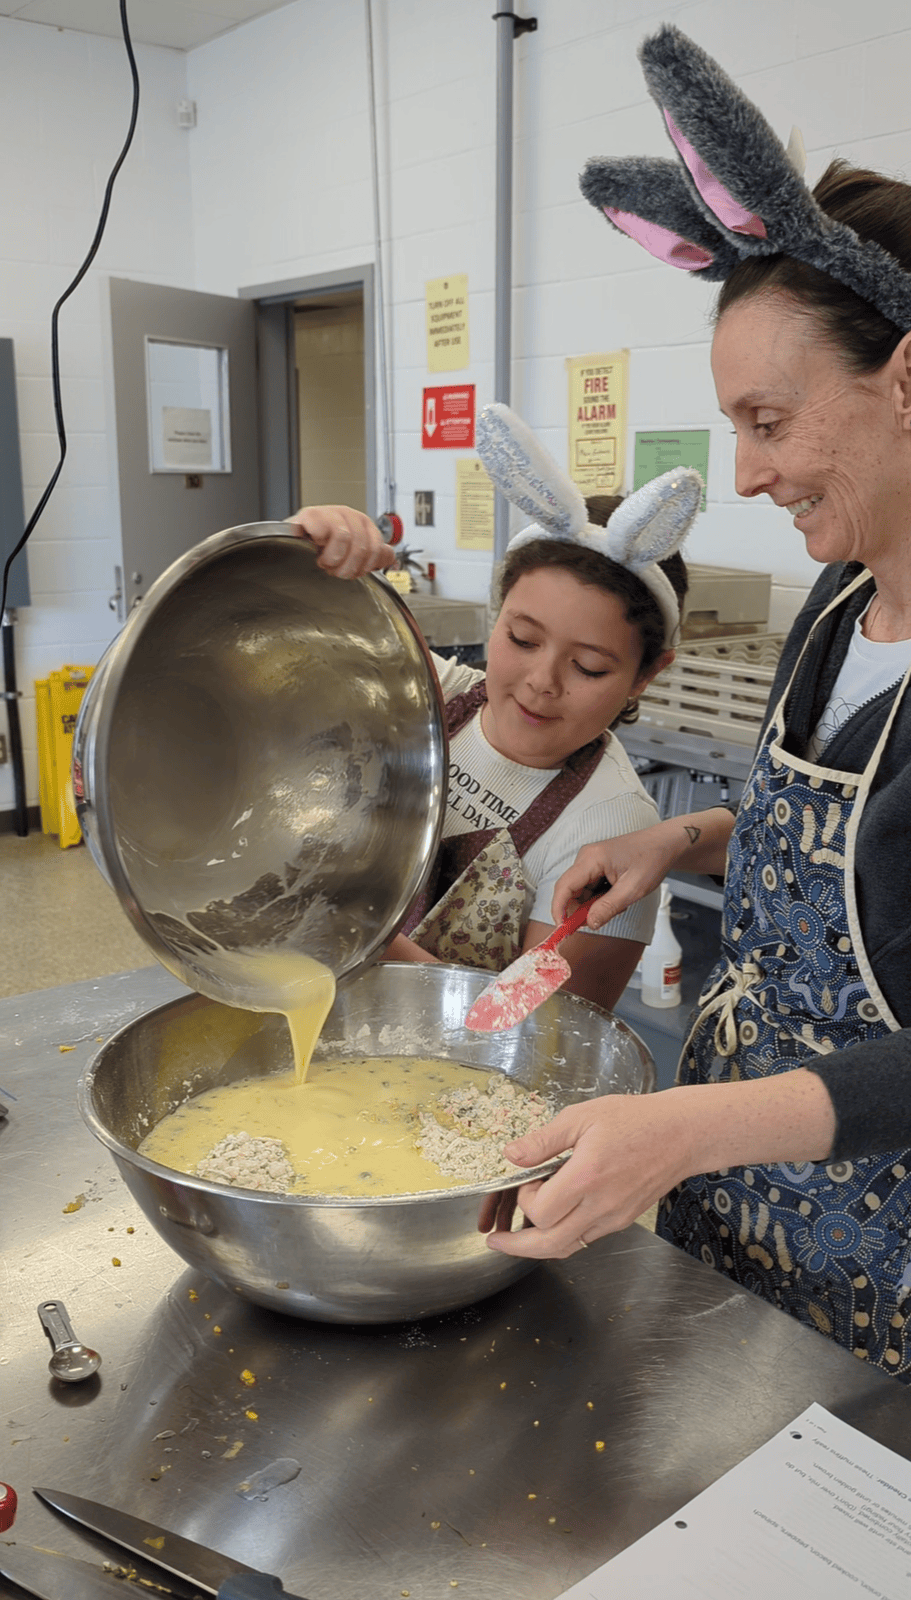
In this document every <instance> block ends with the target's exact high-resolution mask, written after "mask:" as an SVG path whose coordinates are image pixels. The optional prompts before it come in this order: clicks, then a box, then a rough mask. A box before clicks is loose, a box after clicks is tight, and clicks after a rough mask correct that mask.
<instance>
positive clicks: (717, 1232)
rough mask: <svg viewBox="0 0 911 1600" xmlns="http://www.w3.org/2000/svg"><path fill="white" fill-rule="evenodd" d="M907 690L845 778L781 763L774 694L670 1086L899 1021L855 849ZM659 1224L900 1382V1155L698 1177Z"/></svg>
mask: <svg viewBox="0 0 911 1600" xmlns="http://www.w3.org/2000/svg"><path fill="white" fill-rule="evenodd" d="M869 576H870V574H869V573H868V572H864V573H862V574H861V576H860V577H859V578H858V579H856V580H855V582H854V583H853V584H851V586H850V587H849V588H848V589H846V590H845V592H844V594H843V595H841V596H840V597H839V598H838V599H837V600H835V601H834V602H833V603H832V605H830V606H829V607H828V608H827V611H826V612H823V613H822V615H823V616H825V615H827V614H828V611H831V610H834V609H835V607H836V606H838V605H840V604H841V603H842V602H843V601H844V600H845V599H846V598H847V596H848V595H849V594H851V593H852V591H853V590H854V589H855V588H857V587H858V586H859V585H860V584H861V583H863V582H867V581H868V579H869ZM819 620H821V618H820V619H819ZM909 680H911V669H909V672H908V673H907V674H906V675H905V678H904V680H903V681H902V683H901V685H900V687H899V689H898V691H897V693H896V697H895V703H894V705H893V707H892V711H891V713H890V716H889V719H888V721H887V723H886V726H885V728H884V729H883V732H882V735H881V737H880V739H879V742H878V744H877V746H876V749H875V750H874V752H873V755H872V756H871V758H870V760H869V762H868V764H867V767H866V769H865V771H864V772H863V773H861V774H857V773H852V772H840V771H836V770H834V769H832V768H828V767H823V766H818V765H816V764H814V763H813V762H810V761H804V760H801V759H799V758H797V757H794V756H791V755H789V754H788V753H787V752H786V751H785V750H784V748H783V746H782V742H781V741H782V739H783V735H784V728H785V722H784V707H785V704H786V700H787V694H788V690H786V691H785V693H784V695H783V696H782V698H781V700H780V701H779V703H778V706H777V708H776V710H775V714H774V716H773V717H772V720H771V722H770V725H769V729H768V731H767V733H766V737H765V739H764V741H763V744H762V746H761V747H760V749H759V751H758V753H757V757H756V760H755V763H754V766H753V770H752V772H751V774H750V778H749V780H748V783H747V787H746V789H745V790H744V793H743V797H742V799H741V802H740V807H739V810H738V813H737V822H736V825H735V829H734V834H733V837H732V839H731V845H730V849H729V853H728V867H727V874H726V880H725V897H724V915H723V919H722V957H721V960H720V962H719V963H718V965H717V966H716V967H715V969H714V971H713V972H712V974H711V976H710V977H709V980H708V982H707V984H706V987H705V989H704V990H703V993H702V995H701V996H700V999H699V1007H698V1011H697V1016H696V1021H695V1024H694V1026H693V1029H692V1032H691V1033H690V1036H689V1039H688V1040H687V1043H686V1045H685V1046H684V1051H683V1056H682V1058H681V1062H680V1068H679V1071H678V1082H679V1083H684V1084H695V1083H707V1082H722V1083H724V1082H732V1081H735V1080H738V1079H749V1078H765V1077H770V1076H772V1074H774V1073H779V1072H789V1071H791V1070H792V1069H794V1068H795V1067H800V1066H801V1065H803V1064H805V1062H806V1060H807V1057H808V1054H809V1053H810V1052H811V1051H816V1052H819V1053H826V1052H829V1051H832V1050H841V1049H844V1048H846V1047H847V1046H848V1045H851V1044H854V1043H857V1042H859V1041H861V1040H866V1039H877V1038H880V1037H882V1036H883V1035H884V1034H886V1033H888V1032H894V1031H896V1030H897V1029H898V1028H899V1027H900V1024H899V1023H898V1022H897V1020H896V1018H895V1017H894V1016H893V1014H892V1012H891V1011H890V1009H889V1006H888V1004H887V1002H886V1000H885V997H884V996H883V994H882V992H881V990H880V988H879V986H878V984H877V982H876V979H875V977H874V975H873V971H872V969H871V966H870V962H869V958H868V956H867V953H866V950H865V949H864V944H863V938H862V934H861V928H860V921H859V917H858V910H857V897H856V885H855V877H854V852H855V846H856V840H857V831H858V827H859V824H860V818H861V814H862V812H863V809H864V806H865V804H866V801H867V798H868V795H869V793H870V787H871V784H872V781H873V777H874V774H875V772H876V768H877V766H878V763H879V760H880V757H881V755H882V752H883V749H884V748H885V744H886V740H887V739H888V737H889V733H890V731H891V727H892V723H893V720H894V718H895V715H896V713H897V711H898V707H899V705H900V703H901V700H902V698H903V696H904V694H905V692H906V690H907V688H908V683H909ZM792 681H793V680H792ZM789 688H790V685H789ZM657 1231H658V1232H659V1233H660V1234H661V1235H662V1236H663V1237H664V1238H665V1239H669V1240H671V1242H672V1243H674V1244H677V1245H679V1246H680V1247H681V1248H682V1249H684V1250H687V1251H688V1252H689V1253H690V1254H691V1255H695V1256H698V1257H700V1258H701V1259H702V1260H703V1261H705V1262H706V1263H707V1264H708V1265H709V1266H713V1267H717V1268H718V1270H719V1271H720V1272H724V1273H726V1274H727V1275H728V1276H729V1277H731V1278H733V1279H734V1281H735V1282H736V1283H739V1284H741V1285H742V1286H743V1287H744V1288H746V1289H750V1290H752V1291H753V1292H754V1293H755V1294H759V1295H762V1296H763V1297H764V1298H765V1299H767V1300H771V1301H772V1302H773V1304H775V1305H777V1306H779V1307H780V1308H781V1309H782V1310H784V1311H788V1312H790V1313H791V1315H792V1316H795V1317H797V1318H798V1320H799V1321H801V1322H804V1323H807V1324H808V1325H810V1326H811V1327H814V1328H817V1329H818V1330H819V1331H820V1332H821V1333H824V1334H827V1335H828V1336H829V1337H830V1338H832V1339H835V1340H836V1341H837V1343H839V1344H842V1345H845V1346H846V1347H847V1348H848V1349H849V1350H853V1351H854V1354H855V1355H856V1356H858V1357H860V1358H861V1359H862V1360H866V1361H869V1362H871V1363H873V1364H874V1365H876V1366H878V1367H881V1368H882V1369H883V1370H884V1371H886V1372H891V1373H894V1374H896V1375H897V1376H898V1377H900V1378H902V1379H904V1381H906V1382H909V1381H911V1321H909V1318H911V1301H909V1300H908V1298H907V1297H908V1295H909V1292H911V1152H909V1151H905V1150H901V1151H893V1152H891V1153H890V1154H886V1155H876V1156H868V1157H864V1158H862V1159H860V1160H858V1161H853V1162H852V1161H833V1162H828V1163H826V1162H804V1163H802V1164H800V1165H790V1164H788V1163H781V1164H780V1165H776V1166H755V1167H746V1168H744V1167H737V1168H729V1169H727V1170H724V1171H722V1172H716V1173H703V1174H701V1175H700V1176H697V1177H693V1178H690V1179H688V1180H687V1181H686V1182H685V1183H683V1184H681V1185H680V1186H679V1187H678V1188H676V1189H674V1190H673V1191H672V1192H671V1193H670V1194H669V1195H667V1196H666V1197H665V1199H664V1200H663V1201H662V1202H661V1205H660V1207H659V1215H658V1225H657Z"/></svg>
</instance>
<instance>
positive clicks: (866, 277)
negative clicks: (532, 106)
mask: <svg viewBox="0 0 911 1600" xmlns="http://www.w3.org/2000/svg"><path fill="white" fill-rule="evenodd" d="M639 59H640V61H641V62H642V70H643V73H644V76H645V81H646V84H647V86H648V89H649V92H650V94H651V95H652V97H653V99H654V100H656V101H657V103H658V106H659V108H660V110H661V111H662V113H663V115H664V120H665V123H666V125H667V130H668V133H669V134H670V137H671V142H672V143H673V145H674V148H675V153H676V156H677V159H675V160H673V161H667V160H662V159H660V158H657V157H653V156H639V157H636V156H629V157H625V158H624V157H621V158H618V159H611V158H607V159H604V160H593V161H589V162H588V164H587V166H586V167H585V170H584V172H583V173H582V177H581V179H580V184H581V188H582V193H583V194H584V195H585V198H586V199H587V200H589V201H591V204H592V205H593V206H597V207H598V209H599V210H600V211H603V212H604V215H605V216H606V217H607V220H608V222H610V223H612V224H613V225H614V227H615V228H617V229H619V231H620V232H621V233H625V234H628V235H629V237H630V238H631V239H635V240H637V242H638V243H639V244H641V245H644V247H645V249H646V250H648V251H649V252H650V253H651V254H652V255H653V256H657V258H658V260H659V261H666V262H668V263H669V264H670V265H671V266H674V267H681V268H683V269H684V270H685V271H688V272H698V273H700V274H701V275H702V276H703V277H704V278H709V279H714V280H719V279H722V278H726V277H728V275H729V273H731V272H732V271H733V269H734V267H735V266H737V264H738V262H740V261H745V260H747V259H748V258H749V257H750V256H772V255H784V256H790V257H792V258H793V259H794V260H795V261H802V262H804V263H805V265H807V266H811V267H817V268H818V269H819V270H820V271H821V272H826V273H828V275H829V277H830V278H835V279H836V280H837V282H838V283H841V284H844V285H845V287H846V288H848V289H853V291H854V293H855V294H857V295H860V297H861V299H862V300H866V301H868V302H869V304H870V305H873V306H875V307H876V309H877V310H878V311H880V312H881V313H882V315H883V316H884V317H887V318H888V320H889V321H890V322H894V323H895V325H896V327H898V328H899V329H900V330H901V331H902V332H906V331H907V330H908V329H909V328H911V273H908V272H906V271H905V270H904V268H903V267H902V266H901V265H900V264H899V262H898V261H897V260H896V258H895V257H894V256H892V255H890V254H889V252H888V251H887V250H884V249H883V248H882V246H881V245H878V244H876V243H875V242H874V241H873V240H872V239H861V238H860V237H859V235H858V234H856V233H855V232H854V229H853V228H849V227H848V226H847V224H846V223H843V222H836V221H835V219H834V218H833V217H830V216H828V215H827V214H826V212H825V211H823V210H822V208H821V206H819V205H817V203H816V201H815V200H814V199H813V196H812V194H811V193H810V191H809V189H808V188H807V186H806V184H805V183H804V181H803V176H802V173H803V149H802V141H801V140H800V137H799V135H797V145H798V150H797V151H796V152H795V150H794V148H793V145H794V135H793V134H792V138H791V143H790V144H789V147H788V149H787V150H786V149H785V147H784V145H782V144H781V142H780V140H779V139H778V138H777V137H776V135H775V134H774V133H773V132H772V129H771V128H770V127H769V124H768V123H767V122H766V120H765V118H764V117H763V115H762V113H761V112H760V111H758V110H757V108H756V107H755V106H754V105H753V104H752V102H751V101H750V100H748V99H747V97H746V95H745V94H743V93H742V92H741V90H740V89H738V88H737V85H736V84H735V83H734V82H733V81H732V79H731V78H729V77H728V76H727V74H726V73H725V72H722V70H721V68H720V67H719V66H718V64H717V62H715V61H713V60H712V58H711V56H708V55H706V53H705V51H704V50H701V49H700V48H699V46H698V45H696V44H694V43H693V41H692V39H688V38H687V36H686V34H684V33H681V32H680V30H679V28H675V27H673V26H672V25H671V24H670V23H667V24H665V25H664V26H663V27H661V28H659V30H658V32H657V33H655V34H653V35H652V37H651V38H648V39H645V40H644V41H643V43H642V44H641V45H640V47H639Z"/></svg>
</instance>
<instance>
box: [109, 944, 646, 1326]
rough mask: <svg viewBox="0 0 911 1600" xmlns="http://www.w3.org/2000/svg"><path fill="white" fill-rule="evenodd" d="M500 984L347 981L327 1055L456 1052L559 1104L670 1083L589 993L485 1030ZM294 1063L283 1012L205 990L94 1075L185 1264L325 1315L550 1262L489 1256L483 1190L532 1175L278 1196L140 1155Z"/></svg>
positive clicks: (425, 1306) (402, 1314) (433, 969)
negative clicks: (660, 1079)
mask: <svg viewBox="0 0 911 1600" xmlns="http://www.w3.org/2000/svg"><path fill="white" fill-rule="evenodd" d="M489 976H490V975H489V973H484V972H477V971H475V970H472V969H469V968H465V967H450V966H442V965H431V964H423V963H422V964H419V965H417V964H416V965H408V964H405V963H402V964H399V963H389V964H385V965H379V966H374V967H372V968H370V969H369V970H367V971H365V972H362V973H361V974H359V975H358V976H357V977H355V978H353V979H350V980H348V981H346V982H345V984H343V985H342V987H341V988H340V990H339V994H338V996H337V999H336V1002H335V1006H334V1007H333V1009H332V1011H331V1012H330V1014H329V1019H328V1021H327V1022H326V1025H325V1027H324V1029H323V1033H322V1036H321V1038H320V1041H319V1044H318V1045H317V1051H316V1057H315V1059H317V1060H318V1059H319V1058H320V1057H327V1056H338V1055H343V1056H352V1057H354V1056H365V1055H366V1056H383V1055H412V1056H428V1055H429V1056H436V1057H444V1058H447V1059H449V1060H452V1061H460V1062H464V1063H465V1064H466V1065H468V1066H478V1067H484V1068H496V1069H498V1070H499V1071H501V1072H505V1073H507V1074H509V1075H510V1076H511V1077H514V1078H515V1079H516V1080H517V1081H518V1082H520V1083H522V1084H524V1085H525V1086H526V1087H527V1088H530V1089H537V1090H539V1091H540V1092H541V1093H542V1094H545V1095H547V1096H548V1097H549V1098H550V1099H551V1100H552V1102H553V1104H554V1107H555V1109H559V1108H560V1107H561V1106H563V1105H569V1104H571V1103H572V1102H573V1101H577V1100H584V1099H587V1098H591V1097H592V1096H595V1095H600V1094H642V1093H645V1092H647V1091H650V1090H651V1089H653V1088H654V1082H655V1070H654V1063H653V1061H652V1058H651V1056H650V1054H649V1052H648V1050H647V1049H646V1047H645V1045H644V1044H643V1043H642V1040H641V1039H640V1038H639V1037H638V1035H637V1034H635V1033H633V1032H632V1030H631V1029H630V1028H628V1027H626V1025H625V1024H624V1023H622V1022H620V1021H618V1020H617V1019H616V1018H615V1017H612V1016H611V1015H610V1014H609V1013H608V1012H606V1011H601V1010H600V1009H599V1008H598V1007H596V1006H591V1005H588V1004H586V1002H585V1001H582V1000H577V999H576V998H575V996H573V995H569V994H564V993H560V992H558V993H557V994H555V995H553V996H552V997H551V998H550V999H549V1000H547V1001H546V1002H545V1004H544V1005H543V1006H541V1007H539V1009H538V1010H537V1011H535V1012H533V1013H532V1015H531V1016H530V1017H528V1018H527V1019H526V1021H525V1022H523V1023H521V1024H520V1025H519V1026H517V1027H515V1028H511V1029H510V1030H509V1032H508V1033H501V1034H480V1033H472V1032H470V1031H469V1030H468V1029H466V1027H465V1022H464V1019H465V1014H466V1012H467V1011H468V1008H469V1006H470V1005H471V1003H472V1001H473V1000H475V999H476V998H477V996H478V994H479V993H480V992H481V990H482V989H483V987H484V985H485V984H486V983H487V982H488V981H489ZM290 1066H291V1048H290V1041H289V1037H288V1030H287V1027H286V1025H285V1023H284V1021H283V1019H282V1018H280V1017H263V1016H262V1015H257V1014H256V1013H254V1012H250V1011H241V1010H235V1009H232V1008H230V1007H228V1006H223V1005H218V1004H215V1003H214V1002H212V1001H211V1000H207V999H204V998H200V997H199V996H196V995H191V996H189V997H188V998H186V999H181V1000H175V1001H172V1002H171V1003H170V1004H168V1005H165V1006H161V1007H159V1008H158V1010H156V1011H151V1012H148V1013H147V1014H146V1015H145V1016H142V1017H139V1018H138V1019H137V1020H136V1021H134V1022H130V1023H128V1024H127V1026H126V1027H124V1028H122V1029H121V1030H120V1032H119V1033H117V1034H115V1035H114V1037H113V1038H112V1039H110V1040H108V1042H107V1043H106V1044H105V1045H104V1046H103V1047H102V1049H101V1050H99V1051H98V1053H97V1055H96V1056H95V1058H94V1060H93V1062H92V1064H91V1065H90V1067H89V1068H88V1070H87V1072H86V1074H85V1076H84V1077H83V1079H82V1080H81V1081H80V1085H79V1109H80V1111H81V1112H82V1115H83V1117H84V1118H85V1121H86V1123H87V1124H88V1126H89V1128H90V1129H91V1131H92V1132H93V1133H94V1134H95V1136H96V1138H98V1139H100V1140H101V1142H102V1143H103V1144H105V1145H106V1146H107V1148H108V1149H109V1150H110V1151H111V1153H112V1155H113V1157H114V1160H115V1161H116V1163H117V1166H118V1168H119V1169H120V1173H121V1175H122V1177H123V1179H124V1181H125V1182H126V1184H127V1187H128V1188H129V1190H130V1192H131V1193H132V1195H133V1197H134V1199H136V1200H137V1201H138V1203H139V1205H140V1206H141V1207H142V1209H143V1211H144V1212H145V1214H146V1216H147V1217H148V1218H149V1221H150V1222H151V1223H152V1225H153V1227H155V1228H156V1229H157V1230H158V1232H159V1233H160V1234H161V1236H162V1238H163V1239H165V1240H166V1241H167V1243H168V1244H169V1245H170V1246H171V1247H172V1249H174V1250H176V1251H177V1253H178V1255H181V1256H183V1258H184V1260H185V1261H188V1262H189V1263H190V1265H191V1266H193V1267H197V1268H198V1269H199V1270H200V1271H201V1272H203V1273H205V1274H206V1275H207V1276H208V1277H210V1278H214V1279H215V1281H216V1282H217V1283H220V1284H222V1285H224V1286H225V1287H227V1288H230V1289H234V1290H235V1291H236V1292H237V1293H238V1294H239V1295H242V1296H243V1297H244V1298H246V1299H248V1300H252V1301H255V1302H257V1303H258V1304H260V1305H264V1306H269V1307H271V1308H272V1309H274V1310H277V1311H286V1312H290V1313H291V1314H292V1315H294V1316H299V1317H313V1318H315V1319H317V1320H318V1321H323V1322H394V1321H402V1320H407V1319H412V1318H417V1317H424V1316H431V1315H434V1314H440V1313H442V1312H445V1311H451V1310H454V1309H455V1308H456V1307H458V1306H463V1305H467V1304H469V1303H470V1302H472V1301H474V1300H478V1299H481V1298H483V1296H485V1295H489V1294H493V1293H494V1292H495V1291H496V1290H498V1289H502V1288H504V1287H505V1286H506V1285H507V1284H509V1283H512V1282H513V1281H514V1280H515V1279H517V1278H519V1277H521V1276H522V1275H523V1274H524V1273H525V1272H527V1271H529V1270H530V1268H531V1266H532V1264H533V1263H530V1262H528V1261H525V1260H520V1259H518V1258H515V1257H512V1256H506V1255H502V1254H499V1253H496V1252H494V1251H492V1250H489V1249H488V1247H487V1244H486V1242H485V1238H484V1236H483V1235H482V1234H480V1233H479V1232H478V1228H477V1223H478V1213H479V1208H480V1205H481V1202H482V1199H483V1197H484V1196H485V1195H487V1194H489V1193H491V1192H495V1191H496V1190H497V1189H499V1188H503V1187H506V1188H510V1187H512V1188H516V1187H518V1185H519V1183H521V1182H523V1181H524V1178H517V1179H515V1180H514V1181H513V1182H512V1183H511V1184H507V1185H500V1184H485V1185H476V1186H473V1187H466V1188H463V1189H438V1190H434V1191H432V1192H430V1193H427V1194H415V1195H402V1196H389V1197H371V1198H366V1199H365V1198H360V1199H359V1198H354V1197H351V1198H349V1197H344V1196H343V1197H338V1196H319V1195H315V1196H310V1195H275V1194H261V1193H255V1192H254V1191H252V1190H249V1189H235V1188H231V1187H229V1186H228V1185H226V1184H219V1183H211V1182H208V1181H206V1180H205V1179H203V1178H193V1177H189V1176H185V1175H183V1174H178V1173H175V1172H173V1171H170V1170H169V1169H168V1168H166V1167H162V1166H159V1165H158V1163H157V1162H154V1161H149V1160H148V1159H147V1158H146V1157H144V1156H142V1155H139V1154H138V1153H137V1146H138V1145H139V1144H140V1143H141V1141H142V1140H143V1139H144V1138H145V1136H146V1134H147V1133H148V1132H149V1131H150V1129H151V1128H152V1127H154V1126H155V1125H156V1124H157V1123H158V1122H159V1121H160V1120H161V1118H162V1117H164V1116H165V1115H166V1114H167V1113H168V1112H169V1111H170V1110H173V1109H174V1107H175V1106H177V1105H179V1104H182V1103H183V1102H184V1101H185V1100H187V1099H188V1098H189V1097H190V1096H192V1095H195V1094H200V1093H202V1092H203V1091H204V1090H206V1089H210V1088H214V1087H215V1086H216V1085H221V1084H225V1083H233V1082H235V1081H236V1080H237V1079H238V1078H243V1077H248V1076H251V1075H256V1076H264V1077H265V1076H268V1075H269V1074H270V1073H274V1072H276V1071H283V1070H288V1069H289V1068H290ZM544 1170H551V1169H544ZM519 1221H520V1219H519V1218H518V1217H517V1219H516V1225H518V1224H519Z"/></svg>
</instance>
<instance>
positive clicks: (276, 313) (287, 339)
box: [237, 262, 378, 522]
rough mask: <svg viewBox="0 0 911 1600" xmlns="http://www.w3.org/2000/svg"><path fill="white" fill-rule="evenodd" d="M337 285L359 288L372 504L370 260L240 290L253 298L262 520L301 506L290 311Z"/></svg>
mask: <svg viewBox="0 0 911 1600" xmlns="http://www.w3.org/2000/svg"><path fill="white" fill-rule="evenodd" d="M340 289H360V291H361V296H362V299H363V305H364V469H365V477H366V496H367V505H368V507H370V508H372V510H371V515H373V516H374V517H375V516H376V513H377V509H378V508H377V501H376V357H375V349H376V332H375V326H374V324H375V316H376V313H375V305H374V274H373V263H372V262H369V263H365V264H364V265H363V266H359V267H341V268H339V269H338V270H336V271H334V272H317V273H313V274H312V275H310V276H308V277H306V278H288V279H283V280H282V281H281V282H279V283H256V284H251V285H249V286H247V287H246V288H243V289H238V291H237V293H238V297H239V298H240V299H242V300H254V301H255V302H256V321H257V356H258V361H259V380H258V381H259V419H260V420H259V426H260V457H259V459H260V473H261V484H260V503H261V512H262V516H263V518H264V519H265V520H266V521H267V522H272V521H276V522H279V521H283V520H284V518H285V517H289V516H290V515H291V513H292V512H293V511H296V510H297V508H298V506H299V505H300V444H299V437H298V435H299V429H298V415H297V384H296V382H295V372H296V357H295V349H294V309H295V307H296V306H298V305H300V302H301V301H302V300H315V299H318V298H319V297H320V296H321V295H324V294H327V293H330V292H332V293H337V292H338V291H339V290H340Z"/></svg>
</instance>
